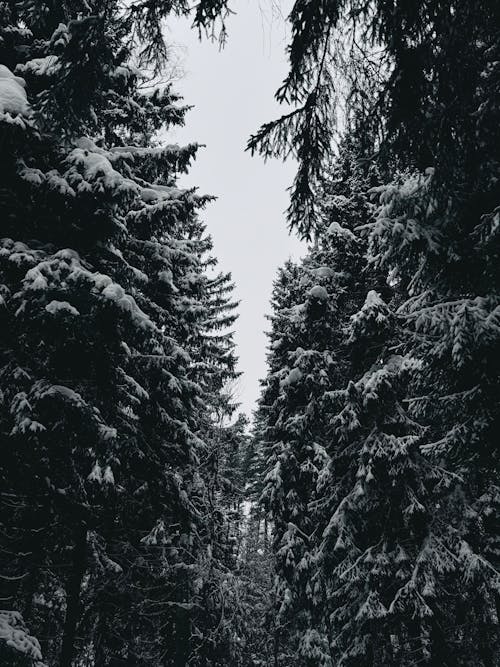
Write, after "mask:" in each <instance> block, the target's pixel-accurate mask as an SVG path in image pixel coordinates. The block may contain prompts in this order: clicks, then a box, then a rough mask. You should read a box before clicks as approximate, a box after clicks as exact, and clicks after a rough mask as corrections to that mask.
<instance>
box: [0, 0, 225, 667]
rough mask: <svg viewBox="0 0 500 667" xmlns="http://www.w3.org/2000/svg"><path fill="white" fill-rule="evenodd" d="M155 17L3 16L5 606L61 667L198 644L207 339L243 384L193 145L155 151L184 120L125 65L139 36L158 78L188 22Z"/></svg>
mask: <svg viewBox="0 0 500 667" xmlns="http://www.w3.org/2000/svg"><path fill="white" fill-rule="evenodd" d="M154 4H155V6H154V7H153V4H148V7H145V6H144V7H142V6H140V3H131V4H130V6H129V7H128V8H127V9H126V10H123V9H122V8H121V7H119V5H118V3H116V2H106V3H89V2H82V3H80V2H77V3H73V4H72V5H71V7H70V6H69V5H67V4H66V3H49V2H42V1H40V2H38V1H37V2H31V1H26V2H20V3H18V2H7V3H5V2H4V3H2V12H1V23H0V30H1V39H0V61H1V64H0V133H1V141H2V148H3V158H2V165H1V182H2V190H1V209H2V212H1V217H2V221H3V223H2V225H3V226H2V234H3V236H4V238H3V239H2V241H1V251H0V262H1V265H0V272H1V296H2V320H3V321H2V324H3V326H2V334H1V339H2V340H1V346H0V347H1V349H2V361H1V368H0V376H1V384H2V390H3V394H2V404H1V414H0V423H1V433H2V442H3V446H2V449H3V451H4V452H5V456H2V462H1V469H0V477H1V482H2V511H1V518H0V521H1V526H2V557H1V563H2V571H3V573H4V574H3V577H5V578H4V579H2V581H3V582H4V583H5V587H4V588H5V590H2V593H3V594H2V597H3V598H4V599H5V600H7V601H9V602H10V604H11V605H12V607H13V608H15V609H18V610H20V611H22V612H23V615H24V618H25V621H26V622H27V624H28V625H29V627H30V630H31V631H32V632H33V633H34V634H35V635H36V636H39V637H40V642H41V645H42V650H43V655H44V657H45V658H46V659H47V660H48V661H49V662H50V664H60V665H61V666H69V665H71V664H73V662H74V661H75V660H77V659H83V657H84V656H85V659H88V660H93V661H95V662H96V663H97V664H102V665H105V664H108V662H109V660H110V659H111V657H113V656H114V657H115V658H117V659H118V658H122V659H125V660H129V661H133V662H134V661H135V662H137V661H138V662H139V663H140V664H144V665H146V664H154V665H158V664H164V665H169V664H172V665H173V664H188V662H189V661H190V660H191V657H192V654H193V653H194V652H195V649H196V646H197V643H198V644H199V643H200V638H199V637H196V636H195V634H193V627H194V625H193V624H195V620H196V617H197V616H199V617H202V616H203V613H200V612H199V610H198V607H199V601H200V599H201V598H200V595H199V590H198V587H199V583H197V581H198V580H197V578H196V576H195V573H196V572H197V571H198V570H199V569H200V553H201V552H202V551H203V550H206V549H208V548H210V539H211V536H209V535H207V533H206V530H205V526H204V518H205V512H206V510H207V497H206V493H207V492H206V485H205V480H204V479H203V477H202V476H201V475H200V473H199V472H198V471H197V470H196V468H197V467H198V464H199V461H200V456H202V453H203V452H204V451H205V447H206V445H204V444H203V442H202V440H201V439H200V435H203V432H202V431H203V428H202V424H203V417H204V415H206V414H207V413H208V412H209V408H208V406H207V403H206V400H207V399H206V394H207V390H206V387H207V386H208V385H210V384H212V391H213V392H216V391H217V383H215V384H214V381H213V379H211V378H213V377H214V373H213V371H209V370H208V369H203V368H202V357H201V355H202V347H201V346H200V344H199V342H198V341H200V340H201V339H203V338H205V339H206V342H205V345H210V355H211V356H212V364H213V365H215V366H217V365H222V366H225V367H226V368H227V369H229V370H228V371H227V372H229V373H231V372H232V371H231V367H232V364H233V357H232V356H231V354H232V352H231V348H232V344H231V342H230V340H229V339H227V338H226V339H224V337H221V338H220V340H218V341H212V342H211V343H210V344H209V343H208V339H207V336H208V332H210V330H211V329H213V327H215V326H216V322H218V325H220V326H222V325H224V323H225V321H224V317H226V320H227V316H222V315H221V314H220V313H221V312H222V311H223V310H224V308H225V305H224V304H221V303H219V302H218V299H219V297H218V296H217V290H219V293H220V292H221V291H222V292H224V290H226V292H227V291H228V289H229V287H228V278H227V277H224V276H222V277H220V278H218V279H210V278H209V277H208V275H207V274H206V271H207V261H208V263H210V261H209V260H207V258H206V253H207V252H208V250H209V248H210V242H209V240H208V239H207V238H206V237H205V234H204V230H203V227H202V226H201V225H200V223H199V221H198V220H197V218H196V211H197V209H199V208H200V207H202V206H203V205H204V204H205V203H206V201H207V197H202V196H199V195H196V194H195V193H194V191H190V190H181V189H179V188H178V187H177V186H176V177H177V175H178V174H179V173H182V172H184V171H186V169H187V168H188V166H189V164H190V162H191V160H192V158H193V157H194V155H195V153H196V148H197V147H196V145H189V146H186V147H183V148H181V147H179V146H176V145H165V144H162V143H159V142H158V140H157V138H156V137H157V136H158V135H159V132H160V131H162V132H163V131H165V130H168V128H169V127H171V126H172V125H176V124H180V123H182V122H183V119H184V114H185V111H186V108H185V107H183V106H181V105H180V104H179V98H178V97H177V96H176V95H175V94H174V93H172V91H171V90H170V89H169V88H168V87H167V88H163V89H154V90H153V92H150V89H149V91H148V89H144V90H143V89H142V87H141V82H142V81H143V75H142V74H141V72H140V71H139V70H138V69H136V68H135V67H134V66H133V64H132V63H133V58H132V54H133V51H134V49H135V47H136V44H135V43H134V36H135V35H137V34H139V35H142V37H144V38H146V37H148V38H149V39H150V46H149V47H148V48H150V49H151V51H150V52H148V51H147V50H146V51H143V53H142V56H141V57H142V60H143V61H144V62H145V63H146V61H149V62H151V61H152V59H154V58H156V60H154V62H153V64H155V65H156V66H161V64H162V63H161V60H158V57H159V56H161V47H162V41H160V37H161V33H160V32H159V26H160V20H161V18H162V17H163V16H165V15H166V14H167V13H168V12H169V11H170V10H171V9H172V8H173V9H174V10H176V11H180V12H181V13H184V12H187V11H188V7H187V6H186V5H185V4H184V3H179V4H178V5H176V6H175V7H172V3H166V4H165V6H163V5H162V3H154ZM167 5H168V6H167ZM211 6H212V3H201V4H200V5H199V6H198V9H197V14H196V22H197V23H198V25H199V26H201V25H202V24H207V25H208V24H209V23H211V22H212V20H213V19H215V18H216V16H215V14H214V11H215V10H214V11H212V9H210V10H209V7H211ZM217 7H218V9H220V8H221V7H220V6H219V5H217ZM207 12H208V13H207ZM155 48H156V50H155ZM218 325H217V326H218ZM217 373H218V374H219V375H221V373H222V371H220V370H219V371H217ZM215 604H216V603H215Z"/></svg>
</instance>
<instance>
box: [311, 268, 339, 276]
mask: <svg viewBox="0 0 500 667" xmlns="http://www.w3.org/2000/svg"><path fill="white" fill-rule="evenodd" d="M313 273H314V275H315V276H317V277H318V278H332V277H333V276H334V275H335V271H334V270H333V269H331V268H330V267H329V266H318V268H317V269H314V271H313Z"/></svg>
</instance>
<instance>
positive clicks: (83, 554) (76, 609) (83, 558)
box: [59, 524, 87, 667]
mask: <svg viewBox="0 0 500 667" xmlns="http://www.w3.org/2000/svg"><path fill="white" fill-rule="evenodd" d="M86 566H87V527H86V526H85V525H83V524H82V525H80V526H78V528H77V529H76V536H75V546H74V547H73V562H72V572H71V574H70V577H69V580H68V583H67V586H66V618H65V619H64V634H63V640H62V646H61V658H60V661H59V665H60V667H71V665H72V663H73V658H74V655H75V639H76V630H77V627H78V621H79V620H80V590H81V586H82V580H83V577H84V575H85V569H86Z"/></svg>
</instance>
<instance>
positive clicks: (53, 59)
mask: <svg viewBox="0 0 500 667" xmlns="http://www.w3.org/2000/svg"><path fill="white" fill-rule="evenodd" d="M58 67H59V59H58V57H57V56H54V55H50V56H45V57H43V58H33V59H32V60H28V62H26V63H24V64H23V65H18V66H17V67H16V72H19V73H20V74H26V73H28V74H34V75H35V76H50V75H51V74H54V72H55V71H56V70H57V69H58Z"/></svg>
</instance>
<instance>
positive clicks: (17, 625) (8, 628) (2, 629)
mask: <svg viewBox="0 0 500 667" xmlns="http://www.w3.org/2000/svg"><path fill="white" fill-rule="evenodd" d="M0 640H2V641H4V642H6V643H7V646H10V647H11V648H12V649H14V651H17V652H18V653H22V654H23V655H25V656H26V657H27V658H30V659H31V660H34V661H35V667H43V664H42V662H41V660H42V651H41V648H40V644H39V643H38V640H37V639H35V637H32V636H31V635H29V634H28V632H27V630H26V628H25V626H24V622H23V618H22V616H21V614H20V613H19V612H18V611H8V610H5V609H0Z"/></svg>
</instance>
